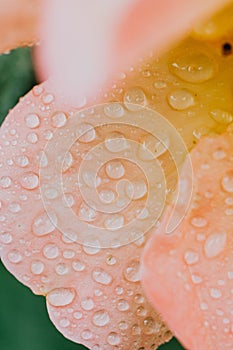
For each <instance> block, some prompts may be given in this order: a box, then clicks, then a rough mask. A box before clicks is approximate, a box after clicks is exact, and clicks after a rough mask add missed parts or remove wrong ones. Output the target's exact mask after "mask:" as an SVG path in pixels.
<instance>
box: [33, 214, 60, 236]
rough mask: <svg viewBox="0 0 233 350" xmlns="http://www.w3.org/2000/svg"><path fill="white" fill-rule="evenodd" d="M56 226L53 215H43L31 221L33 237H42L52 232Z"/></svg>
mask: <svg viewBox="0 0 233 350" xmlns="http://www.w3.org/2000/svg"><path fill="white" fill-rule="evenodd" d="M48 215H49V216H48ZM56 225H57V217H56V214H55V213H48V214H47V213H43V214H41V215H39V216H38V217H37V218H36V219H35V220H34V221H33V225H32V230H33V232H34V233H35V235H37V236H44V235H47V234H49V233H51V232H53V231H54V230H55V226H56Z"/></svg>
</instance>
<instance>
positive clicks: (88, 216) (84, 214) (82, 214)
mask: <svg viewBox="0 0 233 350" xmlns="http://www.w3.org/2000/svg"><path fill="white" fill-rule="evenodd" d="M78 214H79V218H80V219H81V220H83V221H87V222H91V221H94V220H95V219H96V217H97V213H96V211H95V210H94V209H92V208H90V207H88V206H86V205H81V207H80V209H79V213H78Z"/></svg>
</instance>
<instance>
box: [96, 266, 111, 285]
mask: <svg viewBox="0 0 233 350" xmlns="http://www.w3.org/2000/svg"><path fill="white" fill-rule="evenodd" d="M92 277H93V279H94V280H95V281H96V282H98V283H100V284H103V285H106V286H107V285H109V284H110V283H111V282H112V276H111V275H109V274H108V273H107V272H106V271H104V270H103V269H100V268H98V269H95V270H94V271H93V272H92Z"/></svg>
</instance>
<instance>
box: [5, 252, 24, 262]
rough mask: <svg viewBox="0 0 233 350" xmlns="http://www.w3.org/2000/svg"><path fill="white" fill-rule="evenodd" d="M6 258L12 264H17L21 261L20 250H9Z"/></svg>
mask: <svg viewBox="0 0 233 350" xmlns="http://www.w3.org/2000/svg"><path fill="white" fill-rule="evenodd" d="M7 257H8V260H9V261H10V262H11V263H13V264H18V263H19V262H20V261H22V255H21V254H20V252H19V251H18V250H16V249H14V250H11V251H10V252H9V253H8V256H7Z"/></svg>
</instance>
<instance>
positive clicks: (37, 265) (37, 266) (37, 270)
mask: <svg viewBox="0 0 233 350" xmlns="http://www.w3.org/2000/svg"><path fill="white" fill-rule="evenodd" d="M31 271H32V273H33V274H34V275H40V274H41V273H42V272H43V271H44V264H43V263H42V261H40V260H36V261H33V262H32V264H31Z"/></svg>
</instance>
